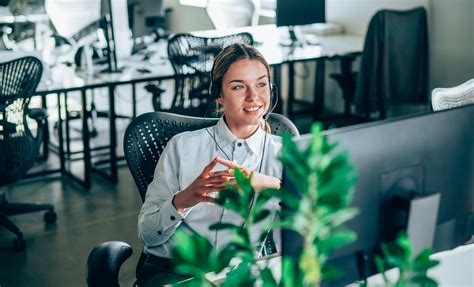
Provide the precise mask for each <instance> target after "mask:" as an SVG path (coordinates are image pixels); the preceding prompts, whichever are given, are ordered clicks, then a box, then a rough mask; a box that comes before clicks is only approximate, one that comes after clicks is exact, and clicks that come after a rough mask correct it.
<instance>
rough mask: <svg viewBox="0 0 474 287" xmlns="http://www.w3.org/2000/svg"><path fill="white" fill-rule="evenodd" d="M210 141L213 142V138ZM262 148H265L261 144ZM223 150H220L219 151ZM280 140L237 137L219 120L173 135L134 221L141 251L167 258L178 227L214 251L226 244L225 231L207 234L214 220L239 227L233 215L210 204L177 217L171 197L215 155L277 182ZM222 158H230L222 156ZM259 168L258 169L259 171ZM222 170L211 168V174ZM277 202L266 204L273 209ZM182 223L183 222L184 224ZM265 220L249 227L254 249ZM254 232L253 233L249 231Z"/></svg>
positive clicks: (262, 136) (258, 133)
mask: <svg viewBox="0 0 474 287" xmlns="http://www.w3.org/2000/svg"><path fill="white" fill-rule="evenodd" d="M214 139H215V140H214ZM264 145H265V146H264ZM221 149H222V150H221ZM280 149H281V138H280V137H278V136H274V135H271V134H267V133H266V132H265V131H263V130H262V129H258V130H257V131H256V132H255V133H254V134H253V135H252V136H250V137H249V138H247V139H238V138H236V137H235V136H234V134H232V132H231V131H230V130H229V128H228V127H227V125H226V123H225V121H224V120H223V118H221V119H220V120H219V122H218V123H217V125H215V126H212V127H209V128H207V131H206V129H200V130H196V131H192V132H183V133H180V134H178V135H176V136H174V137H173V138H172V139H171V140H170V141H169V142H168V144H167V146H166V148H165V149H164V151H163V153H162V155H161V156H160V160H159V161H158V164H157V166H156V169H155V175H154V178H153V181H152V182H151V183H150V185H149V186H148V189H147V193H146V197H145V202H144V204H143V206H142V208H141V210H140V215H139V217H138V236H139V237H140V239H141V240H142V242H143V244H144V245H145V252H146V253H148V254H152V255H155V256H161V257H170V252H171V249H172V247H173V245H174V240H173V235H174V233H175V231H176V229H177V228H186V229H188V230H189V229H190V230H194V231H196V232H197V233H199V234H200V235H202V236H205V237H207V238H208V239H209V241H210V242H211V243H212V244H213V245H215V246H216V247H217V248H218V249H219V248H221V247H223V246H225V245H226V244H227V243H228V241H229V240H230V238H229V236H228V234H227V233H228V232H227V231H226V230H221V231H218V232H216V231H214V230H212V231H211V230H209V226H210V225H212V224H214V223H216V222H219V221H220V222H231V223H234V224H241V223H242V222H243V221H242V219H241V218H240V216H239V215H237V214H236V213H234V212H232V211H229V210H224V209H223V208H222V207H220V206H218V205H216V204H212V203H198V204H197V205H195V206H193V207H191V208H189V209H187V210H186V211H185V212H183V213H180V212H178V211H177V210H176V208H175V207H174V206H173V204H172V199H173V196H174V194H176V193H177V192H178V191H181V190H183V189H185V188H186V187H188V185H189V184H191V182H192V181H193V180H194V179H196V178H197V177H198V176H199V175H200V174H201V172H202V171H203V169H204V167H205V166H207V165H208V164H209V163H210V162H211V161H212V159H213V158H214V157H216V156H218V157H221V158H224V159H228V160H233V161H235V162H236V163H237V164H239V165H241V166H243V167H246V168H249V169H251V170H254V171H259V170H260V173H262V174H266V175H269V176H274V177H276V178H281V175H282V166H281V163H280V162H279V161H278V159H277V154H278V152H279V151H280ZM227 157H230V159H229V158H227ZM260 165H261V167H260ZM222 169H227V168H224V167H223V166H220V165H218V166H216V167H215V168H214V169H213V170H214V171H216V170H222ZM276 202H277V201H270V202H269V204H271V205H272V208H273V209H276V208H277V205H276ZM183 223H184V224H183ZM263 224H265V223H264V222H262V223H259V224H257V225H256V226H254V227H253V228H254V229H255V232H253V231H252V233H251V234H252V235H255V238H251V239H252V242H253V243H255V244H256V245H257V244H258V243H259V242H258V236H259V235H260V234H261V232H262V231H263V230H261V229H262V227H263ZM252 230H253V229H252Z"/></svg>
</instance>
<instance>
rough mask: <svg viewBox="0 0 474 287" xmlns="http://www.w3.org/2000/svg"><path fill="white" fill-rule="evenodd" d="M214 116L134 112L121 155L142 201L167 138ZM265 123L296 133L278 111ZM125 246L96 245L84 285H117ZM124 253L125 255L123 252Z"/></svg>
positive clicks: (202, 124)
mask: <svg viewBox="0 0 474 287" xmlns="http://www.w3.org/2000/svg"><path fill="white" fill-rule="evenodd" d="M218 120H219V119H218V118H198V117H191V116H185V115H178V114H172V113H166V112H151V113H146V114H142V115H140V116H138V117H137V118H136V119H134V120H133V121H132V122H131V123H130V125H129V126H128V127H127V130H126V131H125V136H124V152H125V159H126V160H127V164H128V167H129V169H130V172H131V173H132V176H133V179H134V180H135V183H136V185H137V188H138V192H139V194H140V197H141V199H142V202H143V201H145V194H146V190H147V187H148V185H149V184H150V183H151V182H152V180H153V176H154V172H155V167H156V164H157V163H158V160H159V159H160V155H161V153H162V152H163V150H164V148H165V146H166V144H167V143H168V141H169V140H170V139H171V138H172V137H173V136H174V135H176V134H178V133H181V132H184V131H192V130H197V129H201V128H205V127H209V126H212V125H215V124H216V123H217V121H218ZM268 123H269V125H270V127H271V130H272V134H275V135H282V134H283V133H288V134H290V135H292V136H299V132H298V129H297V128H296V126H295V125H294V124H293V123H292V122H291V121H290V120H289V119H288V118H286V117H284V116H282V115H280V114H270V116H269V118H268ZM129 247H130V246H129V245H128V244H126V243H123V242H117V241H114V242H108V243H106V244H104V243H102V244H100V245H98V246H96V247H95V248H94V250H93V251H92V252H91V254H90V255H89V259H88V261H87V284H88V286H89V287H93V286H104V284H103V283H104V282H110V284H107V286H119V285H118V272H119V269H120V266H121V264H122V263H123V261H125V259H127V258H128V257H129V256H130V255H131V252H130V253H129V251H128V249H129ZM117 253H124V254H125V255H118V254H117ZM127 254H128V256H126V255H127ZM145 258H146V256H145V255H144V253H143V252H142V253H141V255H140V259H139V260H138V263H137V268H136V272H137V273H138V271H139V270H140V268H141V266H142V265H143V262H144V260H145ZM104 264H109V266H107V267H104ZM94 270H108V271H109V272H104V273H103V274H102V276H103V277H101V276H100V274H97V272H95V271H94ZM104 278H106V279H104ZM104 280H107V281H104Z"/></svg>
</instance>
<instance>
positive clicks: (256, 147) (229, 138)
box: [215, 117, 265, 155]
mask: <svg viewBox="0 0 474 287" xmlns="http://www.w3.org/2000/svg"><path fill="white" fill-rule="evenodd" d="M215 132H216V134H215V136H216V140H217V141H218V143H219V145H220V146H221V147H222V148H226V147H227V146H228V145H230V144H234V143H235V142H236V141H238V140H239V139H238V138H237V137H236V136H235V135H234V134H233V133H232V132H231V131H230V129H229V127H228V126H227V124H226V123H225V121H224V117H221V118H220V119H219V121H218V122H217V125H216V129H215ZM264 138H265V131H264V130H263V129H262V128H259V129H258V130H257V131H256V132H255V133H254V134H253V135H251V136H250V137H248V138H246V139H245V140H243V141H244V142H245V143H246V144H247V145H248V146H249V148H250V150H251V151H252V152H253V153H254V154H256V155H259V154H260V152H261V150H262V144H263V141H264Z"/></svg>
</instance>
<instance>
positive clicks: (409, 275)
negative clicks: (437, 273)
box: [375, 232, 439, 287]
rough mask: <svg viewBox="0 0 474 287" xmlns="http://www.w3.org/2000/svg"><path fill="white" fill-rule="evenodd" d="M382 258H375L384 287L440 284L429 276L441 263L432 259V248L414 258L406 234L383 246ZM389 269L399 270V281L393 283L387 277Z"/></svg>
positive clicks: (427, 286)
mask: <svg viewBox="0 0 474 287" xmlns="http://www.w3.org/2000/svg"><path fill="white" fill-rule="evenodd" d="M381 249H382V255H383V256H382V257H380V256H376V257H375V264H376V266H377V271H378V272H379V273H381V274H382V276H383V280H384V286H394V287H403V286H413V287H416V286H420V287H422V286H423V287H432V286H438V283H437V282H436V281H435V280H434V279H433V278H431V277H429V276H428V275H427V272H428V270H429V269H430V268H433V267H435V266H436V265H438V264H439V261H437V260H432V259H430V255H431V254H432V251H431V249H430V248H427V249H424V250H422V251H421V252H420V253H419V254H418V255H417V256H413V249H412V245H411V243H410V240H409V238H408V236H407V234H406V233H404V232H403V233H401V234H400V235H399V236H398V237H397V239H396V240H395V241H394V242H393V243H390V244H388V243H384V244H382V245H381ZM388 267H394V268H397V269H398V271H399V276H398V279H397V280H395V281H394V282H392V281H391V280H390V279H389V278H388V276H387V275H386V271H385V270H386V269H387V268H388Z"/></svg>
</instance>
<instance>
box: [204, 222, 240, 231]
mask: <svg viewBox="0 0 474 287" xmlns="http://www.w3.org/2000/svg"><path fill="white" fill-rule="evenodd" d="M238 228H240V226H237V225H235V224H233V223H225V222H217V223H214V224H211V225H210V226H209V230H223V229H238Z"/></svg>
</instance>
